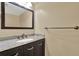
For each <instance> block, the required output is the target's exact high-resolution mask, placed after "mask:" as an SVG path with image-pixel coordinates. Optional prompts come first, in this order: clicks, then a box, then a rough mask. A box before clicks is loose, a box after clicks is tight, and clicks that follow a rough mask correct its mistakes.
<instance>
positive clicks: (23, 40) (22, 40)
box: [17, 38, 33, 42]
mask: <svg viewBox="0 0 79 59" xmlns="http://www.w3.org/2000/svg"><path fill="white" fill-rule="evenodd" d="M32 40H33V39H30V38H28V39H21V40H18V41H17V42H28V41H32Z"/></svg>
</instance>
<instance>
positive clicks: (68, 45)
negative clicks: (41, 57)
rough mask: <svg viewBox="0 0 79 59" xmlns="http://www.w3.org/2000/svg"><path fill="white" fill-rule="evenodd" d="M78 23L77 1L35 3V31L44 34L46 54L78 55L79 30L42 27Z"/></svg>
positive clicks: (78, 7)
mask: <svg viewBox="0 0 79 59" xmlns="http://www.w3.org/2000/svg"><path fill="white" fill-rule="evenodd" d="M76 25H79V3H64V2H63V3H55V2H51V3H44V2H43V3H36V5H35V32H36V33H42V34H45V37H46V55H51V56H52V55H79V30H74V29H70V30H67V29H66V30H54V29H49V30H45V29H43V28H44V27H46V26H51V27H54V26H55V27H59V26H61V27H63V26H76Z"/></svg>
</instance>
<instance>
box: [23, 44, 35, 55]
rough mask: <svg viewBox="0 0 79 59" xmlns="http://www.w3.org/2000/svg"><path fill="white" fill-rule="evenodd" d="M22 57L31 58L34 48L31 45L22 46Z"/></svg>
mask: <svg viewBox="0 0 79 59" xmlns="http://www.w3.org/2000/svg"><path fill="white" fill-rule="evenodd" d="M23 55H24V56H33V55H34V46H33V44H32V43H29V44H26V45H24V46H23Z"/></svg>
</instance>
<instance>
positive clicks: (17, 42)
mask: <svg viewBox="0 0 79 59" xmlns="http://www.w3.org/2000/svg"><path fill="white" fill-rule="evenodd" d="M43 38H45V37H44V35H31V36H29V37H27V38H25V39H17V38H12V39H11V38H10V39H8V40H1V41H0V52H2V51H4V50H8V49H11V48H14V47H18V46H21V45H24V44H28V43H31V42H34V41H37V40H41V39H43Z"/></svg>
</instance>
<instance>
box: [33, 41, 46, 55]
mask: <svg viewBox="0 0 79 59" xmlns="http://www.w3.org/2000/svg"><path fill="white" fill-rule="evenodd" d="M34 47H35V48H34V55H35V56H44V54H45V52H44V51H45V43H44V40H39V41H36V42H35V43H34Z"/></svg>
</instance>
